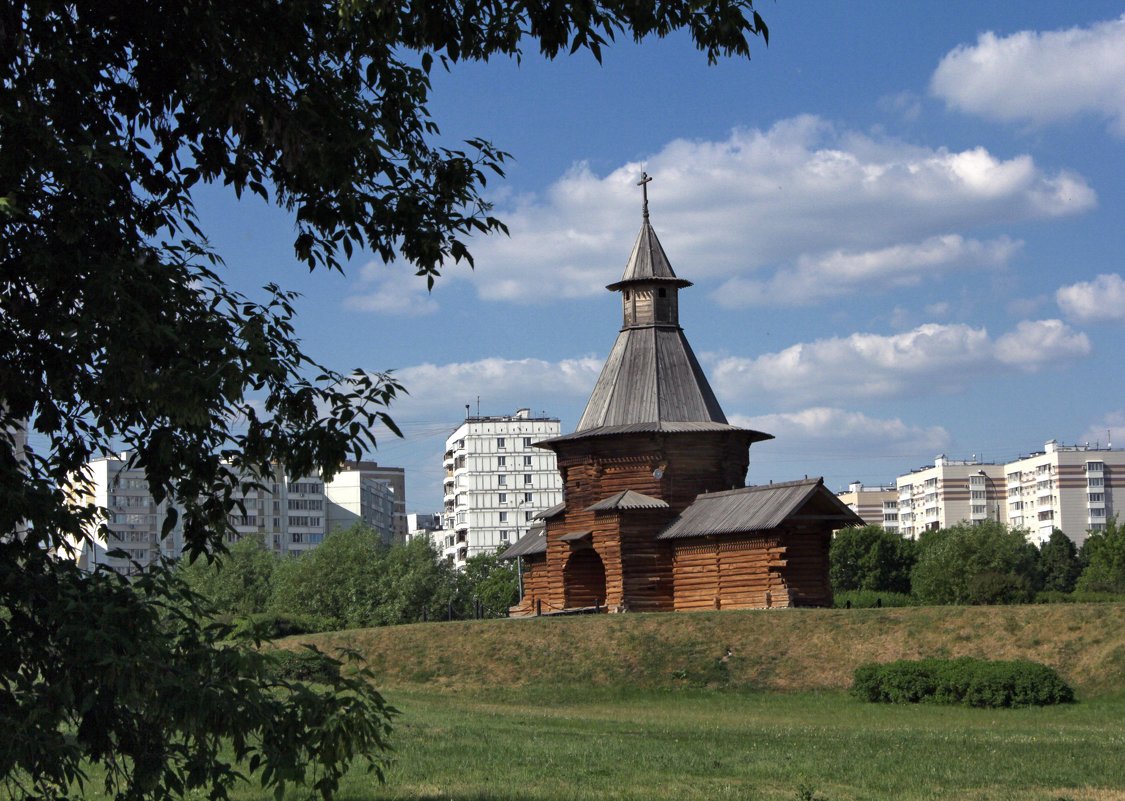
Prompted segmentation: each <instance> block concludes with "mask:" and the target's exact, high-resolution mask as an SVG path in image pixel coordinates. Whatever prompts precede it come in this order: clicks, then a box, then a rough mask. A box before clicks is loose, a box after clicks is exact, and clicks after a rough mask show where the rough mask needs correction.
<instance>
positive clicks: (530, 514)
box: [523, 512, 535, 523]
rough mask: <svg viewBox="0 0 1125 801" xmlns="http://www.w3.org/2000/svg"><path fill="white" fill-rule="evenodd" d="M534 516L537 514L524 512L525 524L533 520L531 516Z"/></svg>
mask: <svg viewBox="0 0 1125 801" xmlns="http://www.w3.org/2000/svg"><path fill="white" fill-rule="evenodd" d="M533 514H535V513H534V512H524V513H523V522H525V523H526V522H527V521H529V520H531V516H532V515H533Z"/></svg>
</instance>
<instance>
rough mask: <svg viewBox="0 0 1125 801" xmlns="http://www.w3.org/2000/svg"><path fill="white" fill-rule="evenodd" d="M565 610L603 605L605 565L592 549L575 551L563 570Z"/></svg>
mask: <svg viewBox="0 0 1125 801" xmlns="http://www.w3.org/2000/svg"><path fill="white" fill-rule="evenodd" d="M563 585H564V589H565V598H566V608H567V609H579V608H582V607H586V606H604V605H605V565H604V564H603V563H602V558H601V557H600V556H598V552H597V551H595V550H594V549H593V548H583V549H582V550H578V551H575V552H574V553H572V554H571V555H570V557H569V558H568V559H567V560H566V567H564V568H563Z"/></svg>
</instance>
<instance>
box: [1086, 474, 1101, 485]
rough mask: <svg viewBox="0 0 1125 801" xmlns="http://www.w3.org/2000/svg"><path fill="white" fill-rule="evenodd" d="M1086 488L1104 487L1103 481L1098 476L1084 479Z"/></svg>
mask: <svg viewBox="0 0 1125 801" xmlns="http://www.w3.org/2000/svg"><path fill="white" fill-rule="evenodd" d="M1086 486H1088V487H1104V486H1105V479H1104V478H1102V477H1101V476H1098V477H1097V478H1089V479H1086Z"/></svg>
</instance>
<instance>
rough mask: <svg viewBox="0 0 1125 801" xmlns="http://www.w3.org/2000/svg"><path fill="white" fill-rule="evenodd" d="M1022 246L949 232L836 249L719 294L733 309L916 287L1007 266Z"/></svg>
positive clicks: (732, 283)
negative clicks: (976, 270)
mask: <svg viewBox="0 0 1125 801" xmlns="http://www.w3.org/2000/svg"><path fill="white" fill-rule="evenodd" d="M1021 245H1022V243H1021V242H1013V241H1012V240H1011V239H1009V238H1008V237H1000V238H998V239H994V240H992V241H990V242H981V241H979V240H976V239H965V238H964V237H962V236H960V235H958V234H947V235H945V236H937V237H931V238H929V239H926V240H924V241H922V242H917V243H910V244H898V245H892V246H890V247H885V248H881V249H879V250H869V251H864V252H848V251H843V250H835V251H832V252H830V253H822V254H818V255H816V256H801V257H799V258H798V259H797V264H796V266H795V267H793V268H791V269H790V268H787V269H781V270H778V271H777V272H775V273H774V275H773V276H772V277H771V278H769V279H767V280H756V279H748V278H731V279H729V280H727V281H726V282H724V283H723V285H722V286H721V287H719V289H717V290H716V291H715V293H714V295H713V297H714V299H715V301H716V302H717V303H719V304H720V305H723V306H726V307H728V308H738V307H741V306H758V305H770V306H775V305H782V306H804V305H810V304H815V303H818V302H820V301H823V300H825V299H827V298H833V297H838V296H840V295H845V294H849V293H852V292H856V291H859V290H861V289H866V290H868V291H880V290H882V291H886V290H887V289H889V288H894V287H905V286H914V285H916V284H918V283H920V282H921V281H922V280H923V279H926V278H930V279H933V278H935V277H937V276H939V275H940V274H941V273H942V272H946V271H952V270H960V269H968V268H972V267H997V266H1002V265H1005V264H1007V262H1008V260H1009V259H1010V258H1011V257H1012V255H1013V254H1014V253H1015V252H1016V251H1017V250H1019V248H1020V246H1021Z"/></svg>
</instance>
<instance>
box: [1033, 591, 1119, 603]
mask: <svg viewBox="0 0 1125 801" xmlns="http://www.w3.org/2000/svg"><path fill="white" fill-rule="evenodd" d="M1035 603H1037V604H1119V603H1125V594H1122V593H1118V592H1083V591H1081V590H1075V591H1074V592H1059V591H1057V590H1044V591H1043V592H1037V593H1035Z"/></svg>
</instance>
